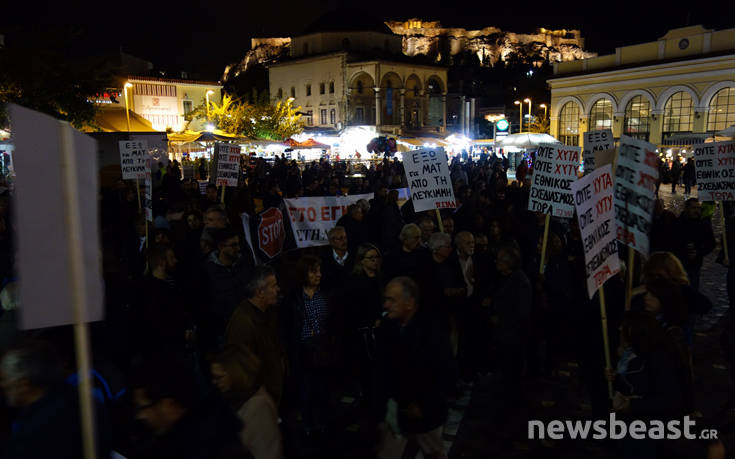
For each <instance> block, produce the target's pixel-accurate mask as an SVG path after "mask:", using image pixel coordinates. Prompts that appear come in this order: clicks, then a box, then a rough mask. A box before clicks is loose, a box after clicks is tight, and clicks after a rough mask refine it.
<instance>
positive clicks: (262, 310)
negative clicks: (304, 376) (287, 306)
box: [225, 266, 286, 405]
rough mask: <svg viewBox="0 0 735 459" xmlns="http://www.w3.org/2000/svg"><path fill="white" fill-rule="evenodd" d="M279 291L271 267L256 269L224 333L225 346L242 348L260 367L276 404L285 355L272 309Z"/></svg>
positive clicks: (281, 383)
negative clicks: (259, 362) (256, 359)
mask: <svg viewBox="0 0 735 459" xmlns="http://www.w3.org/2000/svg"><path fill="white" fill-rule="evenodd" d="M279 293H280V288H279V286H278V281H277V280H276V274H275V272H274V271H273V268H271V267H268V266H258V267H256V268H255V269H254V270H253V271H252V273H251V275H250V280H249V281H248V283H247V284H246V285H245V297H246V300H245V301H243V302H241V303H240V304H239V305H238V306H237V307H236V308H235V310H234V311H233V313H232V317H231V318H230V322H229V323H228V324H227V329H226V330H225V343H227V344H229V345H238V346H239V345H243V346H244V347H246V348H247V349H249V350H250V351H251V352H252V353H253V354H255V356H256V357H258V359H260V361H261V363H262V365H263V370H262V371H263V385H264V386H265V388H266V390H267V391H268V393H269V394H270V395H271V396H272V397H273V400H275V402H276V405H278V404H279V403H280V401H281V396H282V395H283V379H284V374H285V370H286V355H285V349H284V344H283V338H282V333H281V331H280V329H279V325H278V317H277V314H276V311H275V309H273V306H275V305H276V304H277V303H278V301H279Z"/></svg>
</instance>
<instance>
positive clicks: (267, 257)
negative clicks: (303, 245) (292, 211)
mask: <svg viewBox="0 0 735 459" xmlns="http://www.w3.org/2000/svg"><path fill="white" fill-rule="evenodd" d="M287 214H288V211H287V210H286V206H285V204H283V203H281V204H280V205H278V207H269V208H267V209H264V210H263V211H262V212H258V213H257V214H256V215H254V216H249V215H248V214H246V213H245V214H242V215H241V218H242V225H243V229H244V231H245V239H246V242H247V243H248V245H249V246H250V249H251V251H252V254H253V258H255V262H256V264H260V263H267V262H269V261H271V260H272V259H273V258H276V257H277V256H278V255H280V254H281V253H283V252H285V251H287V250H291V249H295V248H296V244H295V243H294V240H293V231H292V230H291V222H290V220H289V219H288V217H287Z"/></svg>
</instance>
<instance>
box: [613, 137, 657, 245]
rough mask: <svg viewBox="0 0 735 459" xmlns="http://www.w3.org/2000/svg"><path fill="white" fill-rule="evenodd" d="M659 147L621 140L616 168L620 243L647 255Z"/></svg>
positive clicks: (616, 204) (617, 218)
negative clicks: (657, 148)
mask: <svg viewBox="0 0 735 459" xmlns="http://www.w3.org/2000/svg"><path fill="white" fill-rule="evenodd" d="M658 163H659V157H658V155H657V154H656V147H654V146H653V145H651V144H650V143H648V142H644V141H642V140H636V139H633V138H630V137H627V136H623V137H622V138H621V139H620V147H619V148H618V156H617V166H616V168H615V219H616V220H617V224H618V240H619V241H620V242H622V243H624V244H626V245H628V246H630V247H632V248H634V249H635V250H637V251H638V252H640V253H642V254H643V255H646V256H647V255H648V251H649V241H648V233H649V231H650V228H651V219H652V218H653V207H654V205H655V200H656V182H657V181H658Z"/></svg>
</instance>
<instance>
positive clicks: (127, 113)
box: [123, 83, 133, 135]
mask: <svg viewBox="0 0 735 459" xmlns="http://www.w3.org/2000/svg"><path fill="white" fill-rule="evenodd" d="M132 87H133V85H132V84H130V83H125V86H123V93H124V94H125V118H126V119H127V121H128V135H129V134H130V109H129V108H128V88H132Z"/></svg>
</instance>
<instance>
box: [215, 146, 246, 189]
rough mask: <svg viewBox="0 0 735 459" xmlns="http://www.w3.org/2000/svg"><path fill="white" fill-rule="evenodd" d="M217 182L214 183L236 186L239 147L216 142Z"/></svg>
mask: <svg viewBox="0 0 735 459" xmlns="http://www.w3.org/2000/svg"><path fill="white" fill-rule="evenodd" d="M215 148H216V151H215V154H216V155H217V182H216V185H217V186H220V185H224V186H237V179H238V177H240V147H237V146H234V145H228V144H225V143H217V144H216V145H215Z"/></svg>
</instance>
